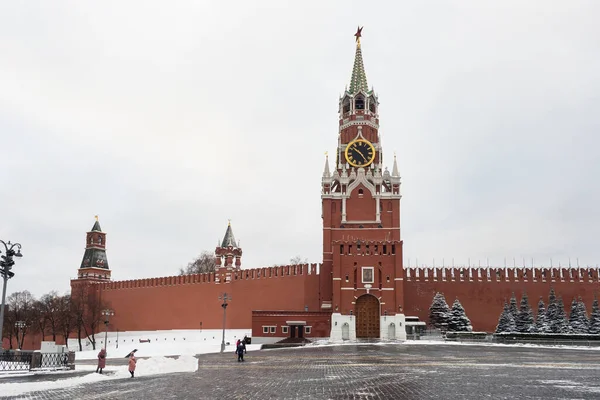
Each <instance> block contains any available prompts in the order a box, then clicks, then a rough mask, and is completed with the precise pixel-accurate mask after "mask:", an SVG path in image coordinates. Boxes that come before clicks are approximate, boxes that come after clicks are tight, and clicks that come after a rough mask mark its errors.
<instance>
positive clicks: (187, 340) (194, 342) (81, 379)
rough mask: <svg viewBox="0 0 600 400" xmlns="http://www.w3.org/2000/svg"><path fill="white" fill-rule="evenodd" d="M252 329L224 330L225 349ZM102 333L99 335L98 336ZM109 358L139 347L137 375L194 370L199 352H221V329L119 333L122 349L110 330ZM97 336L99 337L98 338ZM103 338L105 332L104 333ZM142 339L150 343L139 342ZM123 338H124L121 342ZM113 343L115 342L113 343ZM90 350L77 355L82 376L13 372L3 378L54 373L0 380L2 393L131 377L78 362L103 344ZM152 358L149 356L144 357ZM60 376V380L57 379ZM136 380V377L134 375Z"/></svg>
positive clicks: (109, 367) (251, 346) (231, 348)
mask: <svg viewBox="0 0 600 400" xmlns="http://www.w3.org/2000/svg"><path fill="white" fill-rule="evenodd" d="M248 332H249V330H245V329H237V330H227V331H226V332H225V343H227V342H229V343H230V344H229V345H227V346H225V351H226V352H231V354H232V355H233V353H234V351H235V342H236V341H237V340H238V339H241V338H243V337H244V335H249V333H248ZM99 336H100V335H98V338H99ZM108 337H109V340H108V348H107V358H108V359H111V358H112V359H115V358H124V357H125V356H126V354H127V353H129V352H130V351H131V350H133V349H138V351H137V352H136V356H137V357H138V362H137V366H136V369H135V375H136V377H139V376H148V375H160V374H168V373H173V372H194V371H196V370H197V369H198V359H197V358H195V357H194V355H196V354H206V353H218V352H220V351H221V341H222V331H221V330H205V331H202V332H199V331H191V330H190V331H185V330H179V331H154V332H124V333H123V332H119V348H116V343H115V340H116V334H115V339H113V340H110V337H111V335H110V332H109V335H108ZM98 338H97V339H98ZM102 339H104V335H102ZM139 339H142V340H148V339H150V342H144V343H140V341H139ZM122 340H123V341H122ZM111 342H112V343H111ZM69 344H70V346H71V348H76V346H75V342H71V341H70V343H69ZM87 347H88V348H89V349H85V350H84V351H77V352H76V355H75V364H76V366H75V372H82V371H84V372H86V371H87V372H89V373H87V374H85V375H83V376H69V375H71V374H72V373H73V371H40V372H33V373H29V372H27V373H19V374H16V373H13V374H0V377H2V378H10V377H15V376H16V375H21V376H22V375H33V374H38V375H39V374H46V375H49V376H51V377H52V378H53V379H52V380H50V379H49V380H43V381H37V382H26V381H23V380H22V379H23V378H21V379H20V381H17V382H6V383H2V380H4V379H0V393H1V394H2V396H17V395H21V394H23V393H28V392H34V391H38V390H49V389H60V388H65V387H75V386H79V385H82V384H86V383H93V382H98V381H104V380H115V379H128V378H129V379H131V378H130V374H129V372H128V368H127V365H126V364H123V365H118V366H113V365H110V363H108V365H107V367H106V368H105V369H104V374H97V373H96V372H95V371H96V365H95V364H87V365H86V364H77V360H96V359H97V355H98V352H99V351H100V347H101V346H97V347H96V350H93V349H92V348H91V345H89V346H87ZM260 348H261V345H260V344H249V345H247V346H246V349H247V350H248V351H251V350H259V349H260ZM165 356H178V357H176V358H172V357H171V358H167V357H165ZM145 357H149V358H145ZM57 378H59V379H57ZM134 379H135V378H134Z"/></svg>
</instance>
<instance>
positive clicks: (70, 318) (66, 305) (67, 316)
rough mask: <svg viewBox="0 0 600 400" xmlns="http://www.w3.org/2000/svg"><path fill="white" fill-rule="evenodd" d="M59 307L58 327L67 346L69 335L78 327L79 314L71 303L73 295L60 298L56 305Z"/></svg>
mask: <svg viewBox="0 0 600 400" xmlns="http://www.w3.org/2000/svg"><path fill="white" fill-rule="evenodd" d="M56 307H57V310H58V312H57V318H56V327H57V330H58V331H59V332H60V333H61V334H62V336H63V339H64V341H65V344H66V345H67V346H68V345H69V334H70V333H71V331H72V330H73V329H74V328H75V327H76V326H77V324H76V322H77V313H76V312H75V306H74V304H73V303H72V302H71V295H70V294H66V295H64V296H60V297H59V298H58V301H57V303H56ZM79 350H80V351H81V350H82V348H81V340H79Z"/></svg>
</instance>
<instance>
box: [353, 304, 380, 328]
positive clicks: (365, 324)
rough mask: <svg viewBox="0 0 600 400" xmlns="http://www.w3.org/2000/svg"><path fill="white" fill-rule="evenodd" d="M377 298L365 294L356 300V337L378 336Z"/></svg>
mask: <svg viewBox="0 0 600 400" xmlns="http://www.w3.org/2000/svg"><path fill="white" fill-rule="evenodd" d="M379 336H380V332H379V300H377V298H376V297H375V296H373V295H370V294H365V295H362V296H360V297H359V298H358V299H357V300H356V337H357V338H359V339H369V338H379Z"/></svg>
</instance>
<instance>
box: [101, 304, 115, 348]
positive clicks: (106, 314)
mask: <svg viewBox="0 0 600 400" xmlns="http://www.w3.org/2000/svg"><path fill="white" fill-rule="evenodd" d="M102 315H104V348H105V349H107V350H108V342H107V341H106V339H107V338H108V322H109V321H108V318H109V317H110V316H112V315H115V312H114V311H113V310H111V309H109V308H107V309H105V310H102Z"/></svg>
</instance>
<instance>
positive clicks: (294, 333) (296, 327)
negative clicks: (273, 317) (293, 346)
mask: <svg viewBox="0 0 600 400" xmlns="http://www.w3.org/2000/svg"><path fill="white" fill-rule="evenodd" d="M286 324H287V325H288V326H289V329H290V336H289V337H290V338H292V339H295V338H296V337H297V338H298V339H302V338H304V326H305V325H306V322H305V321H286Z"/></svg>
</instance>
